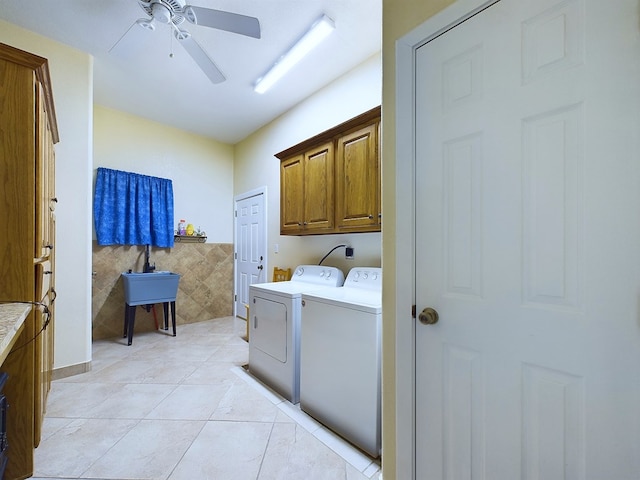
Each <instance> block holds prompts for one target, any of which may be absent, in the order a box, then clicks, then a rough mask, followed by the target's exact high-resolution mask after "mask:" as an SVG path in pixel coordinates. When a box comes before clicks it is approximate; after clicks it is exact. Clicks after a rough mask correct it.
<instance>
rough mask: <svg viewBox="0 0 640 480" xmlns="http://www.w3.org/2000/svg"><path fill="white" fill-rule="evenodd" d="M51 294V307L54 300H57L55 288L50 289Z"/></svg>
mask: <svg viewBox="0 0 640 480" xmlns="http://www.w3.org/2000/svg"><path fill="white" fill-rule="evenodd" d="M51 293H52V294H53V298H52V299H51V305H53V302H55V301H56V298H58V292H56V289H55V288H52V289H51Z"/></svg>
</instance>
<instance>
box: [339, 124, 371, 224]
mask: <svg viewBox="0 0 640 480" xmlns="http://www.w3.org/2000/svg"><path fill="white" fill-rule="evenodd" d="M337 148H338V150H337V153H336V223H337V227H338V229H339V230H340V231H376V230H380V222H379V216H380V168H379V161H378V127H377V124H376V123H374V124H371V125H368V126H366V127H363V128H361V129H359V130H357V131H354V132H352V133H349V134H347V135H344V136H342V137H340V139H339V140H338V147H337Z"/></svg>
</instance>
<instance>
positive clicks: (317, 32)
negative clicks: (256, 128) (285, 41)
mask: <svg viewBox="0 0 640 480" xmlns="http://www.w3.org/2000/svg"><path fill="white" fill-rule="evenodd" d="M335 28H336V26H335V24H334V23H333V20H331V19H330V18H329V17H327V16H326V15H322V17H321V18H320V19H318V20H317V21H315V22H314V24H313V25H312V26H311V28H310V29H309V31H308V32H307V33H305V34H304V35H303V36H302V38H300V40H298V41H297V42H296V44H295V45H294V46H293V47H291V48H290V49H289V51H287V52H286V53H285V54H284V55H282V56H281V57H280V59H279V60H278V61H277V62H276V63H275V64H274V65H273V67H271V70H269V71H268V72H267V73H266V74H264V75H263V76H262V77H260V78H259V79H258V81H257V82H256V84H255V87H254V90H255V91H256V92H258V93H264V92H266V91H267V90H268V89H269V88H271V87H272V86H273V84H275V83H276V82H277V81H278V80H280V78H282V76H283V75H284V74H285V73H287V72H288V71H289V70H290V69H291V67H293V66H294V65H295V64H296V63H298V62H299V61H300V60H302V59H303V58H304V56H305V55H307V54H308V53H309V52H310V51H311V50H313V48H314V47H316V46H317V45H318V44H319V43H320V42H322V40H324V39H325V38H326V37H327V36H328V35H329V34H330V33H331V32H333V30H334V29H335Z"/></svg>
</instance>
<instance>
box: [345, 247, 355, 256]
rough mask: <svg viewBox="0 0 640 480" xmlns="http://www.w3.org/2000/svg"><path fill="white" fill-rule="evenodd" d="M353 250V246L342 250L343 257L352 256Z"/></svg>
mask: <svg viewBox="0 0 640 480" xmlns="http://www.w3.org/2000/svg"><path fill="white" fill-rule="evenodd" d="M353 251H354V248H353V247H347V248H345V251H344V256H345V258H353Z"/></svg>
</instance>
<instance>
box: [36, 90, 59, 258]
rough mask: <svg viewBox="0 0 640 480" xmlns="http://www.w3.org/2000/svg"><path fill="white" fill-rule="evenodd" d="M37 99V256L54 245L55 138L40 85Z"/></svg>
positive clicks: (46, 251)
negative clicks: (51, 202) (51, 223)
mask: <svg viewBox="0 0 640 480" xmlns="http://www.w3.org/2000/svg"><path fill="white" fill-rule="evenodd" d="M36 99H37V112H38V117H37V122H38V133H37V135H36V142H37V150H36V152H37V153H36V155H37V156H36V192H35V208H36V212H35V215H36V238H35V245H34V247H35V254H34V256H35V257H36V258H42V257H46V256H48V255H49V253H50V249H51V248H52V245H53V238H52V235H53V232H52V231H51V228H50V215H51V209H50V200H51V198H52V196H53V195H52V192H51V190H52V186H53V183H54V178H52V177H53V172H52V171H51V165H52V164H53V162H54V159H53V140H52V134H51V128H50V127H49V121H48V117H47V112H46V110H45V102H44V92H43V91H42V86H41V85H39V90H38V95H37V97H36Z"/></svg>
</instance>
